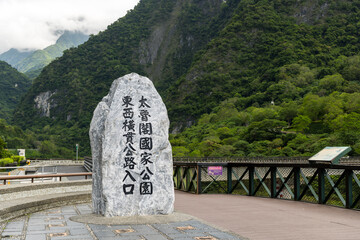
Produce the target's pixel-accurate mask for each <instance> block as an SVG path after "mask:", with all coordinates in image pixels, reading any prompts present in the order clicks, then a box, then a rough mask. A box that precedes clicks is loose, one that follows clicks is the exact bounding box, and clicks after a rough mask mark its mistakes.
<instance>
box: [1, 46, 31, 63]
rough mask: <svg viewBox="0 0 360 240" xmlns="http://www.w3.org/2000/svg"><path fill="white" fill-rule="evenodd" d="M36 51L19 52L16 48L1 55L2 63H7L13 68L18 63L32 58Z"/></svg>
mask: <svg viewBox="0 0 360 240" xmlns="http://www.w3.org/2000/svg"><path fill="white" fill-rule="evenodd" d="M33 52H34V51H31V50H28V51H19V50H17V49H15V48H11V49H10V50H9V51H6V52H4V53H2V54H0V61H4V62H7V63H8V64H10V65H11V66H15V65H16V64H17V63H18V62H20V61H22V60H23V59H25V58H27V57H28V56H30V55H31V54H32V53H33Z"/></svg>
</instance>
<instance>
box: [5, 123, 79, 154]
mask: <svg viewBox="0 0 360 240" xmlns="http://www.w3.org/2000/svg"><path fill="white" fill-rule="evenodd" d="M57 139H58V136H57V135H53V134H52V132H51V131H50V127H49V126H45V127H44V128H43V129H42V131H41V132H39V133H37V134H35V133H34V132H32V131H30V130H25V131H23V130H22V129H21V128H20V127H18V126H11V125H9V124H7V122H6V121H5V120H4V119H0V158H3V157H9V156H11V154H16V152H11V151H3V153H4V155H3V156H2V155H1V149H5V148H9V149H26V157H27V158H66V159H72V158H75V146H74V148H73V149H72V150H70V149H68V148H65V147H62V146H61V145H59V144H58V142H57Z"/></svg>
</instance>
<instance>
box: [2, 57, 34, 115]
mask: <svg viewBox="0 0 360 240" xmlns="http://www.w3.org/2000/svg"><path fill="white" fill-rule="evenodd" d="M30 85H31V81H30V80H29V79H28V78H27V77H25V76H24V75H23V74H21V73H19V72H18V71H17V70H16V69H14V68H12V67H11V66H10V65H9V64H7V63H6V62H2V61H0V118H6V119H9V118H11V116H12V114H13V111H14V110H15V108H16V106H17V104H18V103H19V102H20V100H21V97H22V96H23V95H24V94H25V93H26V91H27V90H28V89H29V87H30Z"/></svg>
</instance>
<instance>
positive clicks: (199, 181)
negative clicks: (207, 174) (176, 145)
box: [196, 163, 202, 194]
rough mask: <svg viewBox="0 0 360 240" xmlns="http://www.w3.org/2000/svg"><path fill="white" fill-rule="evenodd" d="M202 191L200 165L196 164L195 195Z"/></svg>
mask: <svg viewBox="0 0 360 240" xmlns="http://www.w3.org/2000/svg"><path fill="white" fill-rule="evenodd" d="M201 192H202V189H201V165H200V164H199V163H198V164H197V193H196V194H201Z"/></svg>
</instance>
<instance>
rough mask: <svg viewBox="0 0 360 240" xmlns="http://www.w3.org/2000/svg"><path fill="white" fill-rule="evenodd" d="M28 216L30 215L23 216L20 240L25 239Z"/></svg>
mask: <svg viewBox="0 0 360 240" xmlns="http://www.w3.org/2000/svg"><path fill="white" fill-rule="evenodd" d="M30 216H31V215H26V216H25V219H24V226H23V230H22V233H21V240H25V238H26V230H27V228H28V225H29V220H30Z"/></svg>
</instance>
